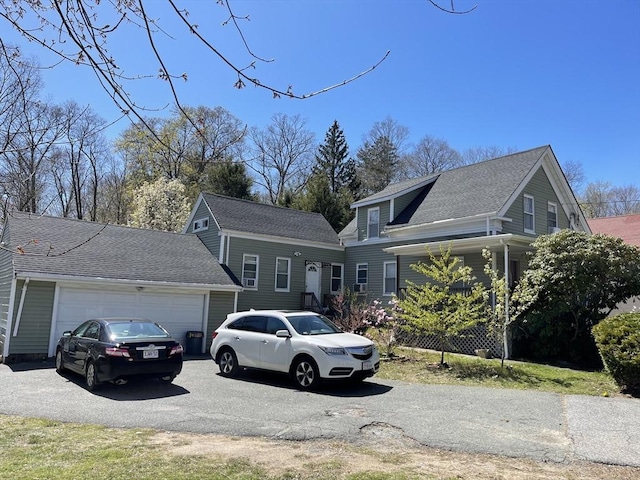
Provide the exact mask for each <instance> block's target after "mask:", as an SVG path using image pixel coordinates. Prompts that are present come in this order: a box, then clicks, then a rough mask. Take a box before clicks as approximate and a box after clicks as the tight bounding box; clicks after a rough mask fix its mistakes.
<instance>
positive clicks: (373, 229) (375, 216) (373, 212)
mask: <svg viewBox="0 0 640 480" xmlns="http://www.w3.org/2000/svg"><path fill="white" fill-rule="evenodd" d="M367 217H368V218H367V238H378V237H379V236H380V208H379V207H376V208H370V209H369V210H368V211H367Z"/></svg>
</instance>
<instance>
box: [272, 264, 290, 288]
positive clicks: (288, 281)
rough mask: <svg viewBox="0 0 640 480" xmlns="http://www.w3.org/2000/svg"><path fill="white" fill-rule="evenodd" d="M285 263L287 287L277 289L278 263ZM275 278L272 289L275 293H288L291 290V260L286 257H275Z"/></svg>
mask: <svg viewBox="0 0 640 480" xmlns="http://www.w3.org/2000/svg"><path fill="white" fill-rule="evenodd" d="M280 260H286V261H287V286H286V288H278V261H280ZM275 266H276V268H275V270H276V271H275V278H274V283H273V287H274V290H275V291H276V292H289V291H290V290H291V258H288V257H276V265H275Z"/></svg>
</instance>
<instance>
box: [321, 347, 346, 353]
mask: <svg viewBox="0 0 640 480" xmlns="http://www.w3.org/2000/svg"><path fill="white" fill-rule="evenodd" d="M318 347H319V348H320V350H322V351H323V352H324V353H326V354H327V355H346V354H347V351H346V350H345V349H344V348H341V347H320V346H319V345H318Z"/></svg>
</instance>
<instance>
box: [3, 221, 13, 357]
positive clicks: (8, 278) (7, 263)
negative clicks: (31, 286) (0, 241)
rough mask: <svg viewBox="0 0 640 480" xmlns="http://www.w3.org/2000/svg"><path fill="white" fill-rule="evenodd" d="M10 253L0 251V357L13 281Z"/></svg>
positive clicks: (7, 240)
mask: <svg viewBox="0 0 640 480" xmlns="http://www.w3.org/2000/svg"><path fill="white" fill-rule="evenodd" d="M7 235H8V230H5V238H4V241H5V242H6V243H7V244H9V239H8V238H7ZM11 257H12V255H11V253H10V252H8V251H7V250H5V249H0V357H1V356H2V352H3V351H4V345H5V338H6V335H7V325H8V320H9V300H10V296H11V282H12V280H13V264H12V261H11Z"/></svg>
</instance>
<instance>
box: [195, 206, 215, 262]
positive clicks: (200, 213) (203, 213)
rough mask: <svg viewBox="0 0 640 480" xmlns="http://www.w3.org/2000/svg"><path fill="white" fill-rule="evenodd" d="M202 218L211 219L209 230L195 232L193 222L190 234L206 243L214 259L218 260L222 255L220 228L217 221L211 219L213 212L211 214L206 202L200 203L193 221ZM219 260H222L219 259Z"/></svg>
mask: <svg viewBox="0 0 640 480" xmlns="http://www.w3.org/2000/svg"><path fill="white" fill-rule="evenodd" d="M202 218H208V219H209V228H208V229H207V230H201V231H199V232H194V231H193V222H191V225H189V231H188V233H195V234H196V235H197V236H198V238H199V239H200V241H201V242H202V243H204V245H205V246H206V247H207V249H208V250H209V251H210V252H211V254H212V255H213V256H214V257H216V258H218V256H219V255H220V236H219V235H218V233H219V232H220V229H219V228H218V225H217V224H216V222H215V220H214V219H213V218H211V212H209V208H208V207H207V204H206V202H204V201H202V202H200V205H198V209H197V210H196V214H195V215H194V217H193V221H196V220H200V219H202ZM218 260H220V259H219V258H218Z"/></svg>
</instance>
